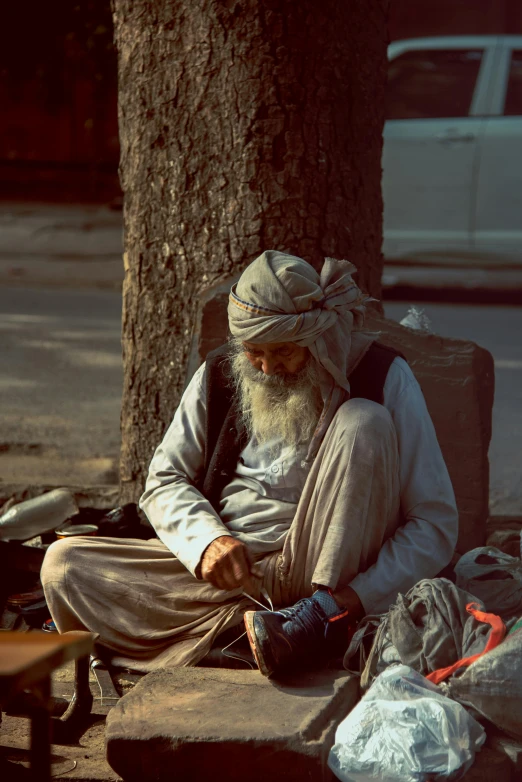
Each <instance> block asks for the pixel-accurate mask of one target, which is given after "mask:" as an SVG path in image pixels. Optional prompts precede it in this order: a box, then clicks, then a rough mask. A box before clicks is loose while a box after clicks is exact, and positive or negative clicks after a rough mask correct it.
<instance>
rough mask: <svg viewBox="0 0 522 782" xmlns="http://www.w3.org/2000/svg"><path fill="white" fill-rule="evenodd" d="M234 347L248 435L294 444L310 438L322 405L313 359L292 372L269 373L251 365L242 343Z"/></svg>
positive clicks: (236, 380)
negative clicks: (285, 373) (297, 370)
mask: <svg viewBox="0 0 522 782" xmlns="http://www.w3.org/2000/svg"><path fill="white" fill-rule="evenodd" d="M234 347H235V348H236V349H237V353H236V354H235V355H233V357H232V359H231V369H232V377H233V381H234V384H235V387H236V391H237V394H238V401H239V409H240V414H241V416H242V420H243V424H244V426H245V429H246V431H247V434H248V436H249V437H252V436H255V438H256V439H257V441H258V443H266V442H268V441H269V440H272V439H274V438H277V439H281V440H282V441H283V442H284V443H285V445H289V446H293V447H297V446H298V445H299V444H301V443H308V442H310V440H311V438H312V435H313V433H314V430H315V427H316V426H317V421H318V420H319V416H320V414H321V410H322V407H323V403H322V399H321V393H320V391H319V372H318V369H317V365H316V363H315V361H314V359H313V358H312V357H311V356H310V358H309V360H308V362H307V363H306V365H305V366H304V368H303V369H301V370H300V371H299V372H296V373H295V374H293V375H291V374H287V375H270V376H269V375H265V374H264V373H263V372H261V371H259V370H258V369H255V367H253V366H252V364H251V363H250V361H249V360H248V358H247V357H246V355H245V353H244V350H243V348H242V346H241V347H240V346H234Z"/></svg>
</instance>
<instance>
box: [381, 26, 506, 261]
mask: <svg viewBox="0 0 522 782" xmlns="http://www.w3.org/2000/svg"><path fill="white" fill-rule="evenodd" d="M388 56H389V75H388V91H387V106H386V123H385V128H384V152H383V198H384V245H383V253H384V257H385V259H386V262H387V263H390V262H391V263H394V262H395V263H404V262H406V263H419V264H435V265H440V264H447V265H453V266H456V265H458V266H463V265H468V264H470V265H472V266H474V267H489V268H492V267H496V268H499V267H509V266H518V267H521V266H522V36H459V37H447V38H418V39H411V40H404V41H396V42H394V43H393V44H391V46H390V47H389V50H388Z"/></svg>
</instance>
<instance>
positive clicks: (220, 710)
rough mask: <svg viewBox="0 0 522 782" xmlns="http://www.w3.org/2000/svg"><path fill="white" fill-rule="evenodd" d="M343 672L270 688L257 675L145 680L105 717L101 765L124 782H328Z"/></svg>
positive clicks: (346, 692) (343, 703)
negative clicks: (105, 760) (104, 755)
mask: <svg viewBox="0 0 522 782" xmlns="http://www.w3.org/2000/svg"><path fill="white" fill-rule="evenodd" d="M357 697H358V679H357V678H356V677H353V676H352V675H350V674H348V673H347V672H346V671H322V672H320V673H314V674H302V675H301V676H300V677H299V679H295V680H293V681H290V680H289V681H286V682H285V683H284V684H283V683H274V682H272V681H270V680H268V679H266V678H264V677H263V676H261V674H260V673H259V672H258V671H252V670H248V671H240V670H227V669H206V668H177V669H171V670H167V669H165V670H161V671H155V672H153V673H151V674H148V675H147V676H146V677H144V679H142V681H141V682H139V683H138V684H137V685H136V687H135V688H134V689H133V690H132V691H131V692H130V693H128V694H127V695H126V696H125V697H124V698H122V699H121V701H119V703H118V704H117V706H115V708H114V709H112V710H111V711H110V712H109V715H108V717H107V729H106V739H107V758H108V761H109V763H110V765H111V766H112V768H113V769H114V770H115V771H116V772H117V773H118V774H120V775H121V776H122V777H123V779H124V780H125V781H126V782H138V781H139V782H147V780H154V781H155V782H163V781H165V782H167V781H168V782H176V780H180V781H181V780H193V779H212V782H225V781H226V782H244V780H249V782H266V780H267V779H270V778H271V777H273V778H277V779H285V782H294V780H295V782H302V780H304V779H317V780H326V779H333V776H332V775H331V773H330V772H329V770H328V768H327V765H326V758H327V756H328V752H329V750H330V747H331V746H332V744H333V740H334V735H335V729H336V727H337V725H338V724H339V722H340V721H341V719H342V718H343V717H344V716H345V715H346V714H347V713H348V712H349V711H350V710H351V708H352V707H353V706H354V705H355V702H356V700H357Z"/></svg>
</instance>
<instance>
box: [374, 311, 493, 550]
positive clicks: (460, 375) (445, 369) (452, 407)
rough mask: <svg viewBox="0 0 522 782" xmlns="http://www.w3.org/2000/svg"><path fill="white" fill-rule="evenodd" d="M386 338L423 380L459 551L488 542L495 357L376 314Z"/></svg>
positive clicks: (376, 325) (465, 343)
mask: <svg viewBox="0 0 522 782" xmlns="http://www.w3.org/2000/svg"><path fill="white" fill-rule="evenodd" d="M369 326H370V327H371V328H375V329H376V330H379V331H380V332H381V337H380V341H381V342H383V343H384V344H386V345H390V346H392V347H394V348H396V349H397V350H400V351H401V352H402V353H403V354H404V355H405V356H406V359H407V360H408V363H409V365H410V366H411V368H412V370H413V373H414V374H415V377H416V378H417V380H418V381H419V383H420V386H421V388H422V391H423V394H424V397H425V399H426V404H427V406H428V410H429V412H430V415H431V418H432V420H433V424H434V426H435V430H436V432H437V437H438V440H439V443H440V447H441V449H442V453H443V455H444V459H445V461H446V465H447V467H448V471H449V474H450V477H451V480H452V483H453V488H454V490H455V495H456V498H457V505H458V509H459V518H460V529H459V539H458V543H457V551H458V552H459V553H460V554H463V553H464V552H465V551H469V550H470V549H472V548H475V547H476V546H481V545H483V544H484V542H485V539H486V524H487V520H488V516H489V461H488V449H489V443H490V440H491V429H492V411H493V395H494V386H495V373H494V364H493V356H492V355H491V353H489V351H487V350H485V348H482V347H480V346H479V345H476V344H475V343H474V342H469V341H467V340H461V339H448V338H443V337H440V336H438V335H437V334H425V333H421V332H419V331H416V330H414V329H411V328H407V327H405V326H401V325H400V323H396V322H395V321H391V320H387V319H385V318H380V317H378V316H373V317H371V318H370V319H369Z"/></svg>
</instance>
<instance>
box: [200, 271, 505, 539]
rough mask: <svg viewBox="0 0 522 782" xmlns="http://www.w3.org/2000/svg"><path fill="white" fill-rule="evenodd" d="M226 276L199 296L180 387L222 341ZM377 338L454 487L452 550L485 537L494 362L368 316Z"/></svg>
mask: <svg viewBox="0 0 522 782" xmlns="http://www.w3.org/2000/svg"><path fill="white" fill-rule="evenodd" d="M235 279H236V278H229V279H227V280H225V281H222V282H220V283H219V284H216V285H214V286H212V287H209V288H208V289H207V290H206V291H204V292H203V294H202V296H201V299H200V308H199V314H198V317H197V319H196V325H195V331H194V337H193V340H192V349H191V354H190V359H189V365H188V372H187V382H188V379H190V377H191V376H192V374H193V373H194V372H195V371H196V369H197V368H198V366H199V365H200V364H201V363H202V361H204V360H205V357H206V355H207V353H208V352H209V351H210V350H212V349H213V348H215V347H217V346H219V345H220V344H223V342H225V341H226V339H227V333H228V320H227V301H228V291H229V290H230V287H231V285H232V284H233V283H234V282H235ZM368 326H369V328H370V329H374V330H376V331H379V332H380V333H381V336H380V341H381V342H383V343H384V344H387V345H390V346H392V347H394V348H396V349H398V350H400V351H401V352H402V353H403V354H404V355H405V356H406V359H407V360H408V363H409V364H410V366H411V368H412V370H413V372H414V374H415V376H416V378H417V380H418V381H419V383H420V385H421V388H422V391H423V393H424V396H425V398H426V403H427V406H428V410H429V412H430V415H431V417H432V420H433V423H434V425H435V430H436V432H437V437H438V440H439V443H440V446H441V449H442V452H443V454H444V459H445V461H446V464H447V467H448V471H449V473H450V477H451V480H452V483H453V488H454V490H455V495H456V498H457V505H458V508H459V515H460V532H459V540H458V544H457V551H458V552H459V553H460V554H462V553H464V552H465V551H468V550H470V549H472V548H475V547H476V546H480V545H483V544H484V543H485V540H486V523H487V520H488V516H489V462H488V448H489V443H490V440H491V428H492V410H493V394H494V383H495V375H494V364H493V357H492V355H491V354H490V353H489V351H487V350H485V349H484V348H482V347H479V346H478V345H476V344H475V343H474V342H468V341H466V340H461V339H448V338H443V337H440V336H438V335H437V334H431V333H423V332H420V331H418V330H415V329H411V328H407V327H405V326H401V325H400V323H397V322H395V321H392V320H387V319H385V318H383V317H381V316H379V315H378V314H377V313H372V314H370V316H369V318H368Z"/></svg>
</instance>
